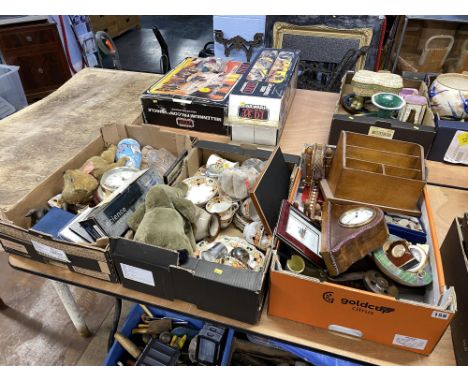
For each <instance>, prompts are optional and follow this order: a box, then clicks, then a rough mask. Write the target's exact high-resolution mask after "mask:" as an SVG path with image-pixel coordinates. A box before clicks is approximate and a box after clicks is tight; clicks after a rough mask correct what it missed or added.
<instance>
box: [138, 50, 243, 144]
mask: <svg viewBox="0 0 468 382" xmlns="http://www.w3.org/2000/svg"><path fill="white" fill-rule="evenodd" d="M247 66H248V65H247V64H243V63H241V62H240V61H234V60H230V61H223V60H221V59H220V58H216V57H208V58H198V57H188V58H186V59H185V60H183V61H182V62H181V63H180V64H179V65H177V66H176V67H175V68H174V69H173V70H172V71H170V72H169V73H168V74H166V75H165V76H164V77H163V78H161V79H160V80H159V81H158V82H156V83H155V84H154V85H153V86H151V87H150V88H149V89H148V90H146V91H145V92H144V93H143V94H142V96H141V104H142V107H143V119H144V121H145V123H148V124H153V125H162V126H169V127H177V128H181V129H186V130H192V131H200V132H206V133H212V134H219V135H229V129H228V127H227V126H226V124H225V121H224V117H225V114H226V113H227V104H228V97H229V94H230V93H231V90H232V89H233V88H234V86H235V85H236V83H237V82H238V81H239V80H240V78H241V74H242V73H243V71H244V70H245V69H246V68H247Z"/></svg>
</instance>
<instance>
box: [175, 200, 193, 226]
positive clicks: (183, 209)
mask: <svg viewBox="0 0 468 382" xmlns="http://www.w3.org/2000/svg"><path fill="white" fill-rule="evenodd" d="M172 203H173V204H174V208H175V209H176V210H177V211H179V213H180V214H181V215H182V216H183V217H184V218H185V219H187V220H188V221H189V222H190V223H195V222H196V221H197V209H196V206H195V205H194V204H193V203H192V202H191V201H190V200H187V199H184V198H178V199H174V200H173V201H172Z"/></svg>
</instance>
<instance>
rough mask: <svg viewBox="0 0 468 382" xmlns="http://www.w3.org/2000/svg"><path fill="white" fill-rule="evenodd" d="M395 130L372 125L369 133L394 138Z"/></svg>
mask: <svg viewBox="0 0 468 382" xmlns="http://www.w3.org/2000/svg"><path fill="white" fill-rule="evenodd" d="M394 134H395V130H392V129H385V128H383V127H377V126H371V127H369V133H368V134H367V135H370V136H373V137H379V138H386V139H393V135H394Z"/></svg>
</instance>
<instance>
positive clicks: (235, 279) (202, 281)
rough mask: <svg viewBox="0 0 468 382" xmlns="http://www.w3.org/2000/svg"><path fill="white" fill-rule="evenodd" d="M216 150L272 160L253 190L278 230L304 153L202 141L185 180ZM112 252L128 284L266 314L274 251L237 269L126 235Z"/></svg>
mask: <svg viewBox="0 0 468 382" xmlns="http://www.w3.org/2000/svg"><path fill="white" fill-rule="evenodd" d="M214 153H216V154H218V155H220V156H222V157H223V158H225V159H228V160H231V161H241V160H245V159H247V158H250V157H256V158H259V159H262V160H268V163H267V164H266V166H265V167H266V168H265V169H264V171H263V172H262V174H261V175H260V177H259V180H258V182H257V184H256V185H255V186H254V187H253V189H252V190H251V197H252V199H253V200H254V204H255V205H256V209H257V211H258V213H259V215H260V216H261V217H262V221H263V223H264V225H265V227H267V228H268V229H270V230H271V229H274V227H275V226H276V222H277V219H278V215H279V207H280V204H281V201H282V200H283V199H287V198H288V194H289V189H290V184H291V180H292V179H294V176H295V174H296V171H295V169H296V166H297V165H298V164H299V162H300V158H299V157H297V156H293V155H284V156H283V154H282V153H281V150H280V149H279V148H277V149H276V150H275V151H274V152H273V153H272V152H270V151H266V150H258V149H250V148H243V147H239V146H234V145H228V144H222V143H215V142H207V141H199V142H197V144H196V146H195V147H194V148H193V149H192V150H191V151H190V152H189V154H188V156H187V159H186V161H187V163H186V165H185V166H184V170H185V174H184V175H182V176H181V177H180V178H179V180H182V179H184V178H186V177H189V176H192V175H193V174H194V173H195V172H196V171H197V170H198V168H199V167H200V166H201V165H202V164H204V163H206V160H207V159H208V157H209V156H210V155H211V154H214ZM228 229H229V228H228ZM110 251H111V254H112V259H113V261H114V263H115V266H116V269H117V272H118V274H119V277H120V280H121V282H122V284H123V285H124V286H125V287H128V288H131V289H135V290H138V291H141V292H144V293H149V294H152V295H155V296H158V297H162V298H166V299H170V300H173V299H180V300H184V301H187V302H190V303H193V304H195V305H196V306H197V307H198V308H200V309H203V310H206V311H210V312H212V313H216V314H220V315H224V316H226V317H230V318H234V319H236V320H239V321H243V322H247V323H251V324H254V323H256V322H257V321H258V319H259V318H260V314H261V310H262V306H263V302H264V298H265V293H266V286H267V275H268V267H269V262H270V258H271V251H268V252H267V253H266V260H265V265H264V268H263V270H262V271H260V272H254V271H251V270H237V269H235V268H232V267H230V266H226V265H220V264H216V263H211V262H208V261H205V260H203V259H197V258H192V257H189V259H188V261H187V262H185V263H184V262H183V261H184V259H183V258H182V256H181V255H180V254H179V253H178V252H177V251H173V250H168V249H165V248H160V247H157V246H153V245H146V244H142V243H136V242H133V241H130V240H126V239H123V238H118V239H112V240H111V249H110Z"/></svg>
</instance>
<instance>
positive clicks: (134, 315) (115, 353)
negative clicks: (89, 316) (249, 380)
mask: <svg viewBox="0 0 468 382" xmlns="http://www.w3.org/2000/svg"><path fill="white" fill-rule="evenodd" d="M147 308H148V309H149V310H150V311H151V313H152V314H153V315H154V316H155V317H169V318H171V319H173V320H180V321H187V322H188V323H189V327H190V328H192V329H197V330H201V329H202V328H203V325H205V322H204V321H201V320H197V319H196V318H192V317H187V316H184V315H182V314H177V313H174V312H171V311H168V310H165V309H161V308H155V307H151V306H148V305H147ZM143 313H144V312H143V309H142V308H141V306H140V305H138V304H135V305H134V306H133V308H132V309H131V310H130V312H129V313H128V316H127V319H126V320H125V322H124V324H123V326H122V329H121V330H120V333H122V334H123V335H124V336H126V337H130V336H131V334H132V329H134V328H136V327H137V326H138V324H139V323H140V317H141V315H142V314H143ZM231 331H232V329H230V330H228V338H229V333H230V332H231ZM230 338H231V339H232V336H231V337H230ZM227 347H229V349H230V346H227V343H226V346H225V349H226V348H227ZM225 349H224V350H223V354H222V359H223V360H224V358H225V357H226V354H225V352H226V350H225ZM125 353H126V351H125V349H124V348H123V347H122V346H121V345H120V344H119V343H118V342H117V341H114V343H113V344H112V347H111V348H110V350H109V352H108V353H107V357H106V359H105V360H104V366H116V365H117V362H118V361H119V360H120V359H122V357H123V356H124V355H125Z"/></svg>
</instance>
